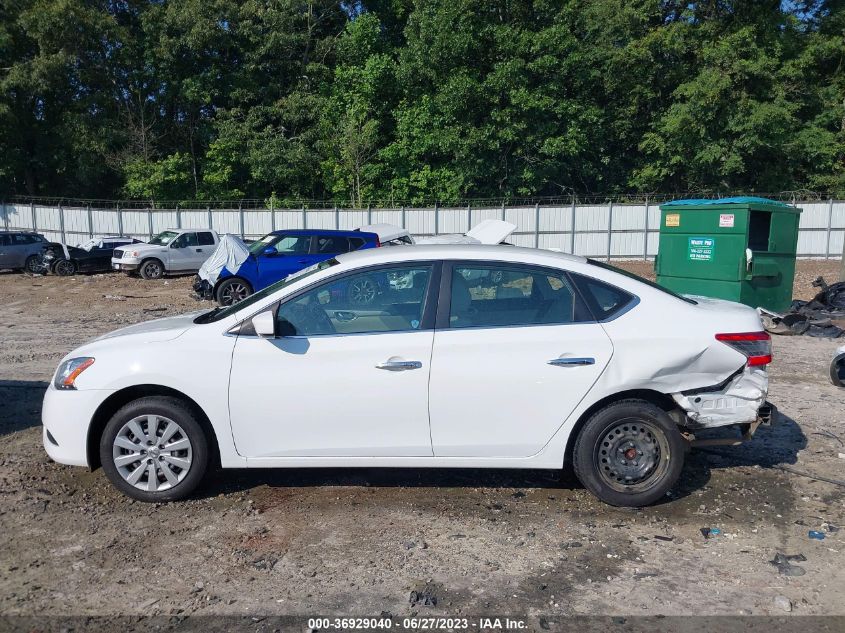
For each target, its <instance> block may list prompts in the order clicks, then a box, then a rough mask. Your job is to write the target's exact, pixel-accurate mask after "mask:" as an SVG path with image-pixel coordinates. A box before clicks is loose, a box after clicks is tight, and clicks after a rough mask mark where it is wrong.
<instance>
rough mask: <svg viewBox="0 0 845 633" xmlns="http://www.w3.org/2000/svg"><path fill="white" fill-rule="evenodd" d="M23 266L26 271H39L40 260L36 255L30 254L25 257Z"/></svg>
mask: <svg viewBox="0 0 845 633" xmlns="http://www.w3.org/2000/svg"><path fill="white" fill-rule="evenodd" d="M23 266H24V270H25V271H26V272H28V273H38V272H41V262H40V261H39V257H38V255H30V256H29V257H27V258H26V261H25V262H24V265H23Z"/></svg>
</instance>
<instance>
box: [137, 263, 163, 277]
mask: <svg viewBox="0 0 845 633" xmlns="http://www.w3.org/2000/svg"><path fill="white" fill-rule="evenodd" d="M139 272H140V273H141V277H143V278H144V279H161V278H162V276H163V275H164V265H163V264H162V263H161V262H160V261H158V260H157V259H148V260H147V261H145V262H144V263H143V264H141V269H140V271H139Z"/></svg>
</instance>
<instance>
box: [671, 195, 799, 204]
mask: <svg viewBox="0 0 845 633" xmlns="http://www.w3.org/2000/svg"><path fill="white" fill-rule="evenodd" d="M707 204H768V205H775V206H778V207H792V205H791V204H787V203H786V202H781V201H780V200H771V199H770V198H761V197H759V196H734V197H732V198H718V199H715V200H714V199H712V198H698V199H697V198H690V199H688V200H672V202H667V203H666V206H672V207H674V206H681V205H690V206H692V205H695V206H699V205H707Z"/></svg>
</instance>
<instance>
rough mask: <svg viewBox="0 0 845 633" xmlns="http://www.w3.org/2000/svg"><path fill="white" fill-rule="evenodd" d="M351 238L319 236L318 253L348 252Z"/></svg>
mask: <svg viewBox="0 0 845 633" xmlns="http://www.w3.org/2000/svg"><path fill="white" fill-rule="evenodd" d="M349 250H350V249H349V240H348V239H346V238H345V237H335V236H333V235H321V236H319V237H318V238H317V252H318V253H348V252H349Z"/></svg>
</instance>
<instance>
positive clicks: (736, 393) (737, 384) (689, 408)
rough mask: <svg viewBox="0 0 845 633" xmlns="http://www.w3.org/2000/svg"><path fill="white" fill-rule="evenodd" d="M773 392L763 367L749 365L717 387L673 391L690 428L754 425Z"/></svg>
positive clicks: (674, 397) (673, 396) (673, 397)
mask: <svg viewBox="0 0 845 633" xmlns="http://www.w3.org/2000/svg"><path fill="white" fill-rule="evenodd" d="M768 391H769V376H768V373H767V372H766V370H765V368H763V367H745V368H743V369H742V370H740V371H738V372H736V373H735V374H733V375H732V376H731V377H729V378H728V379H727V380H726V381H725V382H723V383H721V384H719V385H715V386H713V387H705V388H703V389H692V390H689V391H681V392H676V393H673V394H671V395H672V399H673V400H674V401H675V402H676V403H677V405H678V406H679V407H680V408H681V409H682V410H683V411H684V412H685V413H686V415H687V418H688V424H687V426H689V427H690V428H694V429H697V428H699V429H700V428H707V427H718V426H727V425H731V424H750V423H752V422H754V421H755V420H756V419H757V414H758V411H759V409H760V407H761V406H762V405H763V403H764V402H765V401H766V396H767V395H768Z"/></svg>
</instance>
